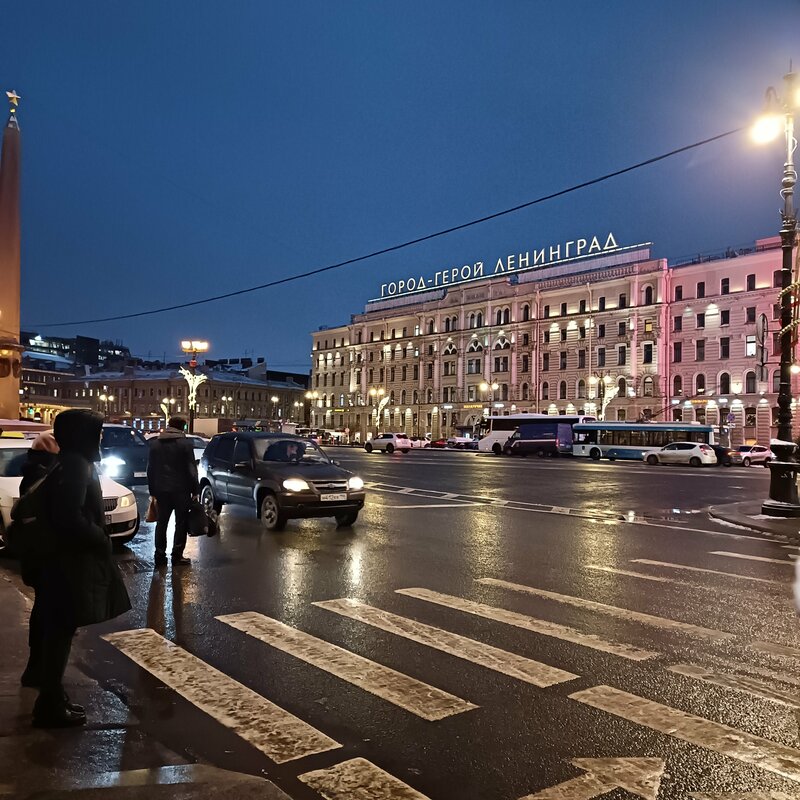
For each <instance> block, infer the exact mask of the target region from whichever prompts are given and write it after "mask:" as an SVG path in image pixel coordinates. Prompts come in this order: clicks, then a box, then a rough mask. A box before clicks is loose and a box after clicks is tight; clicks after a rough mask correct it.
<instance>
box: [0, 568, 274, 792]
mask: <svg viewBox="0 0 800 800" xmlns="http://www.w3.org/2000/svg"><path fill="white" fill-rule="evenodd" d="M28 591H29V590H27V588H26V587H24V586H23V584H22V582H21V581H20V579H19V576H18V575H16V574H15V573H14V572H13V570H12V569H10V568H9V566H0V653H2V654H3V658H2V660H0V800H2V799H3V798H5V797H13V798H15V800H162V799H163V800H166V798H170V800H211V798H218V797H220V796H222V797H225V798H226V800H229V799H230V800H289V796H288V795H286V794H285V793H284V792H282V791H280V790H279V789H278V788H277V787H276V786H275V785H274V784H272V783H270V782H269V781H266V780H263V779H262V778H259V777H256V776H252V775H244V774H241V773H237V772H229V771H227V770H222V769H218V768H216V767H213V766H210V765H207V764H189V763H187V761H186V759H185V758H183V757H182V756H180V755H178V754H177V753H174V752H172V751H171V750H168V749H167V748H165V747H164V746H163V745H161V744H160V743H159V742H157V741H156V740H154V739H153V738H152V737H151V736H149V735H147V734H146V733H145V732H144V731H143V730H142V728H141V726H140V725H139V721H138V720H137V719H136V717H135V716H134V715H133V714H132V713H131V712H130V710H129V709H128V708H127V706H125V704H124V703H123V702H122V701H121V700H120V699H119V697H117V695H115V694H113V693H112V692H109V691H107V690H105V689H103V688H102V687H101V686H100V685H99V684H98V683H97V682H96V681H94V680H92V678H91V677H89V676H88V675H86V674H85V673H84V672H82V671H81V670H79V669H78V668H76V667H75V666H72V665H70V666H69V667H68V669H67V675H66V681H65V684H66V686H67V689H68V691H69V693H70V696H71V697H72V698H73V699H74V700H75V702H79V703H81V704H82V705H84V706H86V709H87V715H88V717H89V722H88V724H87V725H86V726H85V727H82V728H72V729H66V730H40V729H37V728H33V727H31V716H30V714H31V709H32V707H33V702H34V700H35V698H36V692H35V690H33V689H24V688H22V687H21V686H20V683H19V676H20V675H21V674H22V670H23V669H24V667H25V663H26V661H27V657H28V641H27V630H28V616H29V613H30V607H31V599H30V596H29V594H28ZM80 635H81V634H80V633H79V636H80Z"/></svg>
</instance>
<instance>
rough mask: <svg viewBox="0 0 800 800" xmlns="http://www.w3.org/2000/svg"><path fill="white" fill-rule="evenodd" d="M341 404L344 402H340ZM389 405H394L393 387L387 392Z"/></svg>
mask: <svg viewBox="0 0 800 800" xmlns="http://www.w3.org/2000/svg"><path fill="white" fill-rule="evenodd" d="M342 399H344V395H342ZM342 405H344V403H342ZM389 405H392V406H393V405H394V389H392V391H391V392H389Z"/></svg>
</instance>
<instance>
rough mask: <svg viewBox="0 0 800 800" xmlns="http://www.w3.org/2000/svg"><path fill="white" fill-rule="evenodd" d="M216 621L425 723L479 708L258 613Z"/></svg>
mask: <svg viewBox="0 0 800 800" xmlns="http://www.w3.org/2000/svg"><path fill="white" fill-rule="evenodd" d="M217 619H218V620H219V621H220V622H224V623H225V624H226V625H230V626H231V627H233V628H236V629H237V630H240V631H242V632H243V633H246V634H247V635H248V636H252V637H254V638H255V639H259V640H260V641H262V642H266V643H267V644H269V645H271V646H272V647H276V648H277V649H279V650H283V652H284V653H289V655H292V656H294V657H295V658H299V659H300V660H301V661H305V662H306V663H308V664H311V665H312V666H315V667H317V668H318V669H321V670H324V671H325V672H329V673H330V674H331V675H335V676H336V677H337V678H341V679H342V680H344V681H347V682H348V683H352V684H353V685H354V686H358V687H359V688H361V689H363V690H364V691H366V692H370V694H374V695H376V696H377V697H380V698H381V699H382V700H386V701H388V702H389V703H393V704H394V705H396V706H399V707H400V708H403V709H405V710H406V711H410V712H411V713H412V714H416V715H417V716H418V717H422V719H426V720H429V721H433V720H438V719H444V718H445V717H450V716H452V715H453V714H460V713H462V712H464V711H471V710H473V709H475V708H478V706H476V705H473V704H472V703H468V702H467V701H466V700H462V699H461V698H460V697H456V696H455V695H452V694H449V693H448V692H445V691H443V690H442V689H437V688H436V687H434V686H429V685H428V684H427V683H423V682H422V681H418V680H416V678H411V677H410V676H408V675H404V674H403V673H402V672H397V671H396V670H393V669H391V668H389V667H385V666H384V665H383V664H378V663H376V662H374V661H370V660H369V659H368V658H364V657H363V656H360V655H357V654H356V653H351V652H350V651H349V650H345V649H344V648H343V647H339V646H338V645H335V644H330V643H329V642H325V641H323V640H322V639H317V637H316V636H311V635H310V634H308V633H304V632H303V631H299V630H297V628H292V627H291V626H289V625H284V623H282V622H278V620H275V619H271V618H270V617H265V616H264V615H263V614H259V613H258V612H255V611H245V612H243V613H241V614H226V615H223V616H220V617H217Z"/></svg>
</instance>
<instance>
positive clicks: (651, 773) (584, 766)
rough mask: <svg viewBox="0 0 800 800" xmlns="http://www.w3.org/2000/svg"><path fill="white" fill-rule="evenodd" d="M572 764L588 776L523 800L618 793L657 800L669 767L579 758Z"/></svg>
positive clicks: (656, 761)
mask: <svg viewBox="0 0 800 800" xmlns="http://www.w3.org/2000/svg"><path fill="white" fill-rule="evenodd" d="M571 763H572V765H573V766H575V767H578V769H581V770H584V771H585V773H586V774H585V775H581V776H580V777H578V778H572V780H569V781H564V782H563V783H559V784H558V785H557V786H551V787H550V788H548V789H544V790H543V791H541V792H537V793H536V794H529V795H526V796H525V797H522V798H520V800H591V798H593V797H600V795H605V794H608V793H609V792H611V791H613V790H614V789H624V790H625V791H626V792H629V793H630V794H633V795H636V797H639V798H642V800H656V797H657V795H658V789H659V787H660V786H661V777H662V775H663V774H664V767H665V763H664V761H662V760H661V759H660V758H575V759H573V760H572V762H571Z"/></svg>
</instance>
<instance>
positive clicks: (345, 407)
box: [311, 237, 798, 444]
mask: <svg viewBox="0 0 800 800" xmlns="http://www.w3.org/2000/svg"><path fill="white" fill-rule="evenodd" d="M578 241H580V242H583V243H584V244H585V243H586V240H578ZM570 245H573V247H575V246H576V242H568V243H567V255H568V256H570V255H574V254H570V252H569V246H570ZM554 250H555V251H556V257H555V259H554V260H553V259H552V255H553V251H554ZM543 254H544V255H543ZM563 254H564V251H563V249H561V246H559V248H555V247H554V248H550V253H549V256H550V258H549V259H548V254H547V253H546V252H545V250H544V249H542V250H541V251H537V252H536V253H533V254H532V253H523V254H518V255H510V256H508V257H507V259H498V261H497V264H496V265H495V269H494V271H493V272H491V273H490V271H489V265H487V267H486V270H485V271H486V272H487V273H490V274H487V276H486V277H483V274H482V273H483V271H484V266H483V264H482V263H481V264H480V270H478V264H476V265H474V266H472V265H469V266H465V267H464V268H463V269H460V268H453V269H452V270H443V271H442V272H440V273H436V276H435V277H431V278H425V277H424V276H419V277H412V278H410V279H408V280H407V281H397V282H394V283H389V284H384V285H383V287H382V294H383V296H382V297H380V298H378V299H376V300H373V301H370V302H369V303H368V304H367V306H366V308H365V310H364V312H363V313H361V314H355V315H354V316H353V317H352V319H351V322H350V324H349V325H342V326H340V327H335V328H321V329H320V330H318V331H316V332H315V333H313V334H312V349H313V353H312V364H311V367H312V385H311V391H312V392H313V393H314V398H313V408H312V417H311V424H312V426H315V427H324V428H339V429H345V428H346V429H348V430H349V431H350V435H351V436H354V437H355V436H358V437H359V438H360V439H361V440H362V441H363V440H364V438H366V437H367V436H370V435H374V434H375V433H376V432H377V431H405V432H407V433H409V434H418V435H422V434H425V433H432V434H433V435H434V436H439V435H447V434H451V433H453V432H455V430H456V428H457V426H472V425H475V424H477V423H478V422H479V420H480V419H481V418H482V417H484V416H488V415H490V414H509V413H512V412H523V411H528V412H539V413H549V414H575V413H578V414H587V415H588V414H591V415H595V416H598V417H601V418H605V419H608V420H637V419H654V420H664V419H667V420H683V421H697V422H705V423H708V424H712V425H715V426H723V427H725V428H729V429H730V431H729V432H730V436H731V440H732V443H733V444H739V443H742V442H745V441H748V442H752V441H756V440H757V441H759V442H768V441H769V439H770V438H771V437H772V436H774V434H775V432H776V416H777V392H778V381H779V361H780V348H779V341H778V338H777V333H778V331H779V328H780V325H779V323H778V321H777V320H778V316H779V311H778V308H777V303H778V291H779V289H778V288H777V287H779V286H780V268H781V250H780V240H779V238H778V237H775V238H772V239H764V240H760V241H759V242H757V243H756V246H755V247H753V248H750V249H748V250H747V251H739V252H733V251H730V250H728V251H726V252H725V253H724V254H720V255H719V256H715V257H701V256H698V257H697V258H695V259H691V260H689V262H688V263H678V264H672V265H670V264H668V263H667V261H666V260H665V259H652V258H651V257H650V250H649V246H647V245H636V246H633V247H630V248H618V247H614V248H610V249H609V250H608V252H602V253H598V254H596V255H595V256H594V257H591V258H589V257H570V258H559V256H563ZM534 256H535V257H536V258H537V259H538V260H539V261H540V264H538V265H534V263H533V262H534ZM476 273H477V274H476ZM414 274H415V275H417V276H418V275H419V272H418V271H415V272H414ZM409 286H410V287H411V288H410V289H409ZM430 286H434V287H435V288H433V289H431V288H429V287H430ZM420 287H424V289H422V290H420ZM762 314H763V315H765V316H766V319H767V324H768V328H769V334H768V336H767V340H766V341H765V342H764V345H765V350H764V353H765V356H766V359H765V364H764V368H763V371H762V369H761V366H760V363H759V353H760V352H761V344H760V342H759V341H758V331H757V321H758V319H759V318H760V317H761V315H762ZM793 384H794V385H793V395H794V396H797V390H798V385H797V384H798V379H797V376H795V377H793ZM493 387H496V388H493ZM794 407H795V406H793V408H794ZM797 428H798V426H796V429H797Z"/></svg>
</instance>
